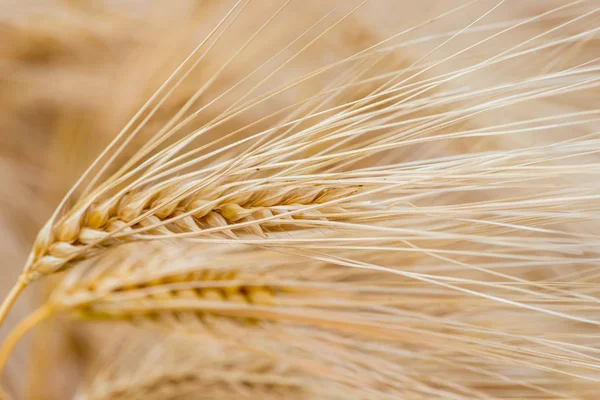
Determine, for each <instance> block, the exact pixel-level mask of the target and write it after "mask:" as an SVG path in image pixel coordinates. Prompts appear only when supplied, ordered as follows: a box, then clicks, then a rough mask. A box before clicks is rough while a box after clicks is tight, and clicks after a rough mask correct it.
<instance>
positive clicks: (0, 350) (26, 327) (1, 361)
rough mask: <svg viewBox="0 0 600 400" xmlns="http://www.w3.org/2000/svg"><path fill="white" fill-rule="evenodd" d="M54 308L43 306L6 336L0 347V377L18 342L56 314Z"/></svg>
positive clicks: (49, 305) (48, 305) (52, 306)
mask: <svg viewBox="0 0 600 400" xmlns="http://www.w3.org/2000/svg"><path fill="white" fill-rule="evenodd" d="M56 311H57V310H56V307H55V306H54V305H52V304H47V305H43V306H41V307H40V308H38V309H37V310H35V311H33V312H32V313H31V314H29V315H28V316H27V317H25V318H24V319H23V320H22V321H21V322H20V323H19V324H18V325H17V326H16V327H14V328H13V330H12V331H11V332H10V333H9V334H8V336H7V338H6V340H5V341H4V343H2V346H0V375H1V374H2V371H3V370H4V366H5V365H6V362H7V361H8V357H9V356H10V353H11V352H12V350H13V349H14V348H15V346H16V345H17V343H19V340H21V338H22V337H23V336H24V335H25V334H26V333H27V332H29V331H30V330H31V329H33V328H34V327H35V326H36V325H38V324H39V323H40V322H42V321H44V320H46V319H48V318H50V317H51V316H52V315H54V314H55V313H56Z"/></svg>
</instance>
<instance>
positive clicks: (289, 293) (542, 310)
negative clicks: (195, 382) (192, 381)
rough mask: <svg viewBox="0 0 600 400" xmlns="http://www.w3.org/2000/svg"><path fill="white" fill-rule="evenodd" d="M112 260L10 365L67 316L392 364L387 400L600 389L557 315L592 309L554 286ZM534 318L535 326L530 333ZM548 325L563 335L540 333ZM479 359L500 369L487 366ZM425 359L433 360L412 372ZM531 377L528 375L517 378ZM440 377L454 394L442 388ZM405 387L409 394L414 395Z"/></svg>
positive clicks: (333, 262)
mask: <svg viewBox="0 0 600 400" xmlns="http://www.w3.org/2000/svg"><path fill="white" fill-rule="evenodd" d="M181 251H183V253H179V254H177V252H181ZM113 252H117V253H114V254H110V253H109V254H107V255H106V256H104V257H100V258H99V259H97V260H96V261H94V262H88V263H87V264H82V265H79V266H77V267H75V268H74V269H72V270H71V272H70V273H69V274H68V276H67V277H66V278H65V279H64V281H63V283H62V284H61V286H60V287H59V288H57V290H56V291H55V293H54V294H53V296H52V297H51V299H50V302H49V303H48V304H46V305H45V306H44V307H42V308H41V309H40V311H39V312H38V313H36V314H33V317H32V318H30V319H28V320H26V321H25V322H24V325H21V326H20V327H19V328H18V329H17V330H16V332H15V334H14V335H13V336H11V338H14V339H13V340H11V341H10V342H9V343H10V344H9V345H7V346H5V347H4V348H3V351H2V357H1V358H2V360H6V357H7V354H8V353H7V352H8V351H9V350H10V347H11V346H12V345H14V343H15V342H16V339H17V338H18V337H20V336H21V335H22V334H23V333H24V332H25V331H26V330H27V329H29V328H31V326H32V323H31V321H33V322H35V321H36V320H37V319H38V317H37V316H36V315H39V316H40V317H47V316H48V315H49V313H53V312H59V311H62V312H68V313H70V314H72V315H75V316H77V317H79V318H84V319H86V320H112V321H123V320H126V321H130V322H133V323H135V324H138V325H140V326H144V327H154V328H159V329H162V330H166V331H171V332H178V333H179V334H188V335H189V334H193V335H195V336H199V337H209V338H213V339H212V340H215V339H216V340H218V341H220V342H222V343H232V344H235V345H237V346H242V347H244V348H247V349H250V350H252V351H261V352H265V351H268V352H269V353H270V354H288V353H289V352H291V351H294V352H297V354H296V355H295V356H294V357H290V359H289V360H288V362H289V363H292V364H294V363H299V364H298V365H299V366H302V365H304V366H305V367H309V368H317V366H316V365H315V364H313V363H314V362H317V363H319V362H321V363H323V362H325V360H326V359H327V357H333V358H334V359H339V360H343V361H341V362H342V365H345V366H349V365H356V368H359V369H360V370H361V371H363V369H364V368H367V367H366V365H370V363H373V365H380V366H383V365H386V366H387V367H386V368H389V374H385V377H382V378H381V379H382V381H383V382H385V385H384V387H383V388H380V390H381V392H377V393H379V394H378V395H377V396H378V397H377V398H382V399H383V398H387V397H388V396H390V398H393V396H394V395H398V394H399V393H403V391H404V392H405V393H413V394H415V395H416V393H429V394H430V395H432V393H437V396H438V397H439V398H454V397H453V396H457V395H459V394H460V393H462V395H463V396H465V398H479V396H480V395H482V394H483V393H488V394H492V393H494V394H493V395H495V396H497V397H498V398H503V397H502V396H503V395H504V394H503V393H511V392H512V391H514V390H519V391H521V392H527V393H531V394H532V395H533V394H537V395H545V396H550V398H569V397H570V396H572V395H573V394H574V393H575V392H571V390H570V389H568V388H569V387H570V385H571V384H573V385H575V383H576V386H574V387H577V390H578V391H579V392H577V393H583V392H581V391H582V390H584V389H585V390H587V389H586V388H588V387H589V388H591V387H594V385H597V383H598V378H597V377H596V375H597V373H598V371H600V363H599V362H598V355H597V353H598V349H597V348H596V347H594V346H593V343H591V342H590V341H573V339H575V337H569V336H564V335H563V334H562V333H561V331H562V330H563V329H564V327H566V326H568V321H567V320H566V319H567V318H575V317H576V315H575V314H565V313H563V312H561V309H562V306H561V305H562V304H564V305H568V307H574V306H575V305H576V306H577V307H579V308H580V310H581V311H580V314H581V319H582V320H584V316H585V315H586V314H587V311H586V309H588V308H589V307H592V308H589V310H590V311H592V310H593V309H594V308H593V304H594V302H593V300H589V301H586V300H585V299H583V298H582V299H577V300H575V299H573V298H570V296H569V295H570V294H571V293H570V291H569V289H568V288H566V287H565V288H564V290H559V289H557V288H555V287H553V285H552V284H551V283H546V284H544V285H543V288H544V289H543V290H544V291H543V292H542V290H540V291H539V292H537V293H535V292H532V291H531V290H529V289H528V288H527V286H526V285H523V286H520V285H518V284H514V283H511V282H497V281H487V282H486V281H484V280H482V279H481V277H479V280H468V279H465V274H462V276H458V277H453V276H452V274H451V273H450V274H447V275H445V276H434V275H427V274H424V273H418V274H417V273H415V274H411V273H409V272H406V273H405V275H406V277H405V278H401V277H397V278H393V275H392V276H390V273H389V272H387V271H377V270H374V268H375V266H372V269H367V268H366V267H367V266H366V265H360V263H359V262H357V261H354V262H352V260H349V259H347V258H342V257H341V256H338V258H337V259H336V258H334V257H333V256H330V257H329V258H328V259H325V258H322V259H319V257H313V261H312V262H310V263H307V262H306V260H307V259H308V260H310V257H307V256H306V255H304V256H302V255H300V254H297V255H296V257H295V258H292V259H291V261H288V262H286V263H285V264H283V263H282V260H285V259H288V258H289V256H285V255H284V256H283V257H281V255H279V254H278V253H274V252H271V251H267V250H248V249H244V248H240V249H239V250H238V251H233V252H230V254H229V256H226V257H223V258H222V259H220V260H219V264H218V266H216V265H214V263H212V262H211V260H210V256H208V255H206V254H204V253H203V252H198V250H197V249H195V248H194V247H192V248H190V249H187V250H186V249H179V250H178V251H177V252H175V250H173V248H172V247H170V246H163V245H152V244H141V245H138V246H123V247H121V248H118V249H116V250H113ZM341 253H342V254H344V255H345V256H348V255H349V254H352V252H348V251H346V250H343V251H342V252H341ZM361 254H362V255H363V256H364V255H365V253H364V252H361ZM375 254H376V253H375ZM376 258H377V257H375V258H373V257H370V259H376ZM388 258H389V257H388ZM169 260H172V261H169ZM402 260H403V261H404V262H405V263H406V261H407V259H405V258H402ZM240 266H243V267H240ZM398 272H401V271H398ZM475 276H476V275H474V276H473V277H475ZM415 278H416V281H417V282H418V281H419V280H420V281H421V284H417V283H416V282H415ZM532 284H533V283H532ZM556 284H557V285H560V283H559V282H557V283H556ZM479 285H481V286H482V287H484V288H485V291H481V292H479V293H480V294H484V295H485V296H486V298H488V300H487V301H486V300H481V299H477V298H476V297H473V296H464V295H462V294H461V291H463V292H471V293H477V290H478V289H477V287H478V286H479ZM562 285H563V286H564V284H562ZM470 288H473V289H470ZM433 298H436V299H438V300H437V301H432V299H433ZM515 305H517V306H518V307H515ZM553 305H554V306H553ZM526 314H527V315H528V317H531V319H532V320H535V321H536V322H535V326H529V325H528V324H525V323H524V322H523V321H522V319H523V317H524V315H526ZM494 320H496V321H500V320H501V321H503V322H502V324H497V323H494ZM542 323H544V324H547V326H552V327H554V328H553V331H552V332H550V331H549V332H547V333H546V334H545V335H539V334H532V329H533V331H536V330H537V329H539V324H542ZM594 328H595V326H594V325H590V326H588V327H585V326H582V327H581V333H582V334H583V335H586V334H590V333H591V332H593V331H594ZM285 348H288V350H283V349H285ZM315 349H321V351H320V352H319V351H317V353H319V354H320V356H322V357H325V358H324V359H323V360H321V361H315V357H317V358H318V357H320V356H316V355H315V354H313V353H314V352H315ZM306 352H308V353H306ZM333 354H337V355H335V356H334V355H333ZM476 356H478V357H483V358H484V359H486V360H488V362H489V363H490V364H489V365H488V366H486V367H484V366H482V365H480V363H479V358H478V357H476ZM422 357H426V360H427V362H425V363H424V364H423V365H422V367H419V366H416V365H415V362H416V360H418V359H421V358H422ZM286 359H287V358H286ZM294 365H295V364H294ZM515 365H519V367H520V368H521V370H520V371H521V372H518V371H519V370H515V369H514V366H515ZM409 366H410V367H409ZM522 371H527V374H530V375H531V377H530V378H528V379H521V378H520V377H519V374H522V373H523V372H522ZM467 372H468V373H467ZM440 374H442V375H446V376H447V379H446V380H447V381H448V382H452V384H453V385H456V386H445V387H443V388H442V387H440V385H441V383H440V382H439V381H438V378H439V377H440ZM533 376H537V378H533ZM331 379H333V380H332V381H331V382H329V381H328V382H329V383H331V384H334V383H335V382H336V379H337V378H336V379H334V378H331ZM340 379H341V378H340ZM365 379H367V380H368V379H372V378H369V377H368V376H366V377H365ZM498 379H500V380H504V381H505V382H507V385H506V386H503V387H496V388H495V389H494V390H493V391H492V392H487V390H488V389H486V385H487V384H486V383H484V382H487V381H489V382H495V381H496V380H498ZM473 380H474V381H475V382H476V381H479V382H480V384H475V383H473V382H474V381H473ZM350 382H355V383H356V385H357V386H356V387H353V388H352V389H347V390H349V393H359V392H360V390H371V389H368V388H369V387H370V385H369V384H368V383H366V382H362V381H360V382H359V381H358V380H357V378H352V379H350V380H345V381H343V382H341V381H338V384H341V383H343V384H345V385H348V384H350ZM407 382H413V383H412V384H411V385H409V386H406V383H407ZM417 382H418V384H416V383H417ZM549 382H553V383H549ZM361 388H362V389H361ZM401 388H402V389H401ZM373 390H374V389H373ZM466 393H470V394H468V395H467V394H466ZM476 393H478V394H476Z"/></svg>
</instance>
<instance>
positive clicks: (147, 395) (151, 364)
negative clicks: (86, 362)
mask: <svg viewBox="0 0 600 400" xmlns="http://www.w3.org/2000/svg"><path fill="white" fill-rule="evenodd" d="M140 336H141V337H140ZM143 338H144V335H136V337H135V339H133V338H129V340H127V341H126V343H125V344H123V343H121V345H118V346H115V348H114V349H109V351H108V352H106V353H108V354H107V357H106V359H105V360H102V361H99V362H97V364H98V366H97V367H96V369H95V372H94V373H93V374H91V375H90V381H89V382H87V383H86V384H85V385H82V387H81V389H80V390H79V393H78V394H77V395H76V396H75V399H76V400H117V399H138V398H144V399H157V400H158V399H169V398H173V397H184V396H189V397H191V398H193V397H194V396H199V395H202V397H203V398H214V399H218V398H236V397H239V396H243V397H254V396H258V397H260V398H265V399H269V398H281V397H285V398H291V399H294V398H299V399H300V398H306V395H305V393H307V392H308V391H310V390H311V389H313V390H317V389H316V388H317V385H318V382H319V379H318V378H317V377H310V376H308V375H307V374H306V373H304V374H303V373H302V371H300V370H299V369H293V368H290V367H286V366H285V365H284V364H277V363H276V362H275V361H274V360H272V359H269V358H268V357H265V356H264V355H261V354H259V353H251V352H248V351H243V350H242V349H240V348H236V349H234V348H233V347H227V346H223V345H221V344H219V343H218V342H215V341H211V342H202V341H194V340H190V339H188V340H184V339H183V338H177V337H167V338H161V340H160V343H159V344H156V343H153V342H152V341H150V343H144V340H143ZM191 354H193V356H190V355H191ZM108 356H111V357H110V358H109V357H108ZM156 366H159V368H156ZM321 392H322V393H324V391H321ZM331 398H336V397H331Z"/></svg>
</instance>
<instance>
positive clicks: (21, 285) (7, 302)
mask: <svg viewBox="0 0 600 400" xmlns="http://www.w3.org/2000/svg"><path fill="white" fill-rule="evenodd" d="M27 284H28V282H27V280H26V279H25V275H24V274H21V276H19V279H17V282H16V283H15V285H14V286H13V287H12V289H11V290H10V292H9V293H8V295H7V296H6V297H5V298H4V301H3V302H2V305H1V306H0V327H2V323H3V322H4V320H5V319H6V317H7V315H8V313H9V311H10V309H11V308H12V306H13V304H15V301H17V298H18V297H19V295H20V294H21V292H22V291H23V290H24V289H25V288H26V287H27Z"/></svg>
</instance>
